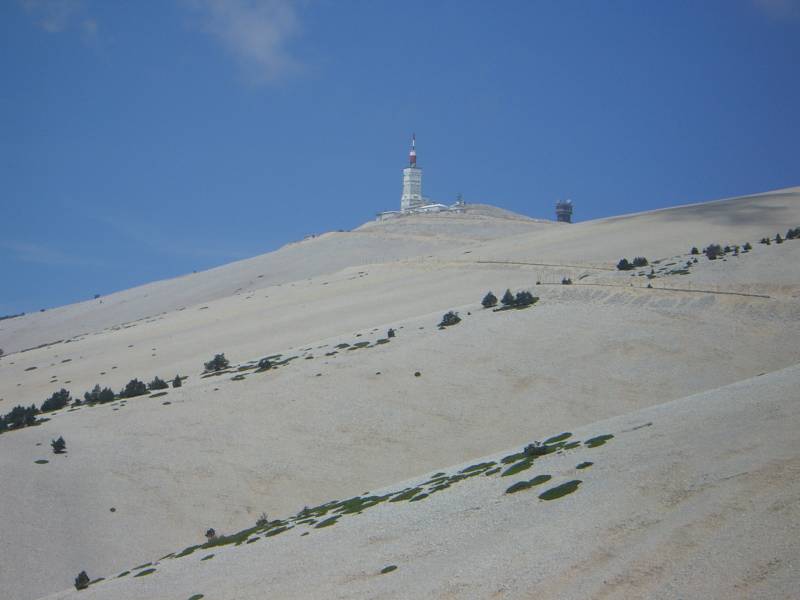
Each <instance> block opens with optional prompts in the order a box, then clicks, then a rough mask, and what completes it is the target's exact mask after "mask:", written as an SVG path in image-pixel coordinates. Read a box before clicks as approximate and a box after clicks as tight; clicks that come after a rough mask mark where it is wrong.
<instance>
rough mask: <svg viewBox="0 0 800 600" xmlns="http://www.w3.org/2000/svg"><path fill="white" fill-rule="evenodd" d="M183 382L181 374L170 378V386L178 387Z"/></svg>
mask: <svg viewBox="0 0 800 600" xmlns="http://www.w3.org/2000/svg"><path fill="white" fill-rule="evenodd" d="M182 385H183V383H182V382H181V376H180V375H175V379H173V380H172V387H174V388H178V387H181V386H182Z"/></svg>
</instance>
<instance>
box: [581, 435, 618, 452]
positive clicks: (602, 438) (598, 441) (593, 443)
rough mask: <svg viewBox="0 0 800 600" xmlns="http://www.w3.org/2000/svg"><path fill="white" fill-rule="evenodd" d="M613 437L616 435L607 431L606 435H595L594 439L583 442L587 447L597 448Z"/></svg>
mask: <svg viewBox="0 0 800 600" xmlns="http://www.w3.org/2000/svg"><path fill="white" fill-rule="evenodd" d="M613 437H614V436H613V435H611V434H610V433H607V434H606V435H598V436H597V437H593V438H592V439H589V440H586V441H585V442H583V444H584V445H585V446H586V447H587V448H597V447H598V446H602V445H603V444H605V443H606V442H607V441H608V440H610V439H612V438H613Z"/></svg>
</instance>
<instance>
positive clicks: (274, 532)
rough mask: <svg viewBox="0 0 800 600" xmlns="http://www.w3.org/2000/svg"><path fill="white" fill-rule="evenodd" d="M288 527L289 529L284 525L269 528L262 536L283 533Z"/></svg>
mask: <svg viewBox="0 0 800 600" xmlns="http://www.w3.org/2000/svg"><path fill="white" fill-rule="evenodd" d="M290 529H291V527H286V526H283V527H276V528H275V529H270V530H269V531H268V532H267V533H266V535H265V536H264V537H272V536H273V535H279V534H281V533H283V532H284V531H289V530H290ZM248 543H250V542H248Z"/></svg>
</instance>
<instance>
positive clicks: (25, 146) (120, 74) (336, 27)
mask: <svg viewBox="0 0 800 600" xmlns="http://www.w3.org/2000/svg"><path fill="white" fill-rule="evenodd" d="M799 114H800V3H799V2H798V1H796V0H724V1H712V0H704V1H701V2H700V1H694V0H687V1H681V0H670V1H666V2H665V1H661V0H653V1H644V0H631V1H629V2H626V1H600V0H597V1H591V0H585V1H577V0H574V1H569V0H567V1H556V0H553V1H534V0H519V1H513V0H506V1H502V2H486V1H485V0H484V1H480V2H478V1H468V0H459V1H455V0H441V1H437V0H426V1H416V0H407V1H404V2H400V1H397V0H392V1H388V0H386V1H379V0H370V1H367V0H361V1H355V0H353V1H348V0H306V1H300V2H291V1H289V0H274V1H264V2H257V1H246V0H229V1H224V0H220V1H213V0H144V1H142V2H123V1H122V0H5V1H2V2H0V282H1V283H0V315H2V314H9V313H15V312H20V311H27V312H30V311H35V310H38V309H40V308H47V307H52V306H56V305H60V304H65V303H69V302H76V301H80V300H84V299H88V298H91V297H92V296H93V295H94V294H95V293H97V294H107V293H110V292H113V291H116V290H119V289H124V288H127V287H131V286H134V285H137V284H141V283H145V282H148V281H152V280H156V279H163V278H167V277H172V276H176V275H180V274H183V273H186V272H191V271H193V270H201V269H206V268H209V267H212V266H216V265H219V264H223V263H225V262H229V261H231V260H235V259H238V258H244V257H248V256H253V255H256V254H260V253H263V252H267V251H270V250H273V249H276V248H277V247H279V246H281V245H283V244H284V243H286V242H289V241H293V240H297V239H300V238H302V237H304V236H305V235H307V234H310V233H319V232H323V231H329V230H335V229H350V228H352V227H356V226H358V225H359V224H361V223H363V222H364V221H367V220H369V219H371V218H373V216H374V214H375V213H376V212H377V211H380V210H387V209H396V208H398V207H399V202H400V192H401V178H402V174H401V169H402V168H403V167H404V166H405V163H406V157H407V152H408V143H409V138H410V136H411V133H412V132H416V134H417V149H418V156H419V165H420V166H421V167H422V168H423V169H424V174H425V175H424V181H423V184H424V192H425V195H426V196H428V197H430V198H431V199H433V200H435V201H440V202H447V203H449V202H452V201H453V200H454V199H455V197H456V194H458V193H459V192H460V193H462V194H463V196H464V199H465V200H466V201H467V202H486V203H491V204H495V205H497V206H501V207H503V208H507V209H510V210H514V211H517V212H521V213H524V214H527V215H530V216H534V217H543V218H554V211H553V206H554V204H555V202H556V200H558V199H560V198H571V199H572V200H573V202H574V204H575V220H586V219H592V218H597V217H602V216H608V215H614V214H620V213H626V212H634V211H641V210H648V209H652V208H657V207H663V206H668V205H673V204H678V203H686V202H697V201H702V200H711V199H716V198H722V197H727V196H735V195H742V194H747V193H754V192H760V191H767V190H770V189H775V188H780V187H787V186H792V185H800V169H798V166H799V165H800V160H799V159H800V146H798V144H800V116H799ZM793 225H800V224H793Z"/></svg>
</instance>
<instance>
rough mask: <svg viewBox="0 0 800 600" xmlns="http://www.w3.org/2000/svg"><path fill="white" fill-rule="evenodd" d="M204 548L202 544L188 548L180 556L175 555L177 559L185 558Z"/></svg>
mask: <svg viewBox="0 0 800 600" xmlns="http://www.w3.org/2000/svg"><path fill="white" fill-rule="evenodd" d="M202 547H203V545H202V544H197V545H196V546H189V547H188V548H184V549H183V550H181V551H180V552H179V553H178V554H176V555H175V558H182V557H184V556H189V555H190V554H191V553H192V552H194V551H195V550H197V549H198V548H202Z"/></svg>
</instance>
